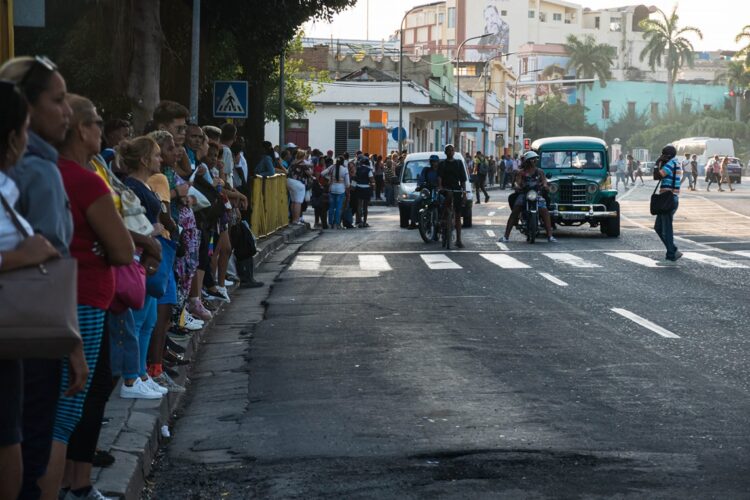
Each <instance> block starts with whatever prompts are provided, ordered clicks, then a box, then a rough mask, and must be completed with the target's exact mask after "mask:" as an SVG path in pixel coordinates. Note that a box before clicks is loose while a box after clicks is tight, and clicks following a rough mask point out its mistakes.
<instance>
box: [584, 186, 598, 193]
mask: <svg viewBox="0 0 750 500" xmlns="http://www.w3.org/2000/svg"><path fill="white" fill-rule="evenodd" d="M586 190H587V191H588V192H589V194H594V193H596V192H597V191H599V185H598V184H589V185H588V187H587V188H586Z"/></svg>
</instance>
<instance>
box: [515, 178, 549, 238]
mask: <svg viewBox="0 0 750 500" xmlns="http://www.w3.org/2000/svg"><path fill="white" fill-rule="evenodd" d="M518 196H523V197H524V198H525V200H524V204H523V210H522V211H521V216H520V217H519V220H518V230H519V231H521V234H524V235H526V241H527V242H529V243H534V241H536V237H537V236H538V235H539V234H541V233H542V232H543V231H544V229H543V227H542V224H541V220H540V218H539V205H538V199H539V197H540V196H542V195H541V194H540V193H538V192H537V191H536V190H535V189H528V190H526V191H524V192H523V193H519V195H518Z"/></svg>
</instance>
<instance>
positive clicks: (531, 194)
mask: <svg viewBox="0 0 750 500" xmlns="http://www.w3.org/2000/svg"><path fill="white" fill-rule="evenodd" d="M526 199H527V200H529V201H536V191H534V190H533V189H532V190H531V191H529V192H528V193H526Z"/></svg>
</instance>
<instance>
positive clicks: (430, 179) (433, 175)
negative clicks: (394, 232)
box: [409, 155, 440, 229]
mask: <svg viewBox="0 0 750 500" xmlns="http://www.w3.org/2000/svg"><path fill="white" fill-rule="evenodd" d="M429 161H430V166H429V167H425V168H423V169H422V171H421V172H420V173H419V176H418V177H417V189H416V190H417V191H421V190H423V189H429V190H432V189H437V187H438V164H439V163H440V157H439V156H438V155H430V160H429ZM419 208H420V207H419V203H412V205H411V224H409V229H416V228H417V220H418V217H419Z"/></svg>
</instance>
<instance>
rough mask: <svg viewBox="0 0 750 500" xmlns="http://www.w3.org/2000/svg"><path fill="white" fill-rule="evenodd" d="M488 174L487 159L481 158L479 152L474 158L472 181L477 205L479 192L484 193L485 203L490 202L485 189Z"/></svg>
mask: <svg viewBox="0 0 750 500" xmlns="http://www.w3.org/2000/svg"><path fill="white" fill-rule="evenodd" d="M488 172H489V166H488V165H487V159H486V158H485V157H484V156H482V153H481V151H477V155H476V156H475V157H474V175H475V179H476V180H475V181H474V190H475V191H476V192H477V205H479V204H480V203H481V202H480V201H479V200H480V199H481V197H480V196H479V192H480V191H481V192H483V193H484V202H485V203H487V202H488V201H490V195H489V194H488V193H487V188H486V187H485V184H486V183H487V173H488Z"/></svg>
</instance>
